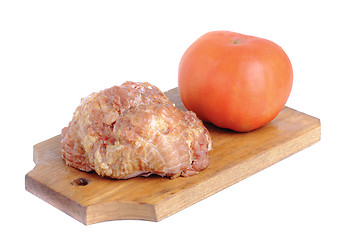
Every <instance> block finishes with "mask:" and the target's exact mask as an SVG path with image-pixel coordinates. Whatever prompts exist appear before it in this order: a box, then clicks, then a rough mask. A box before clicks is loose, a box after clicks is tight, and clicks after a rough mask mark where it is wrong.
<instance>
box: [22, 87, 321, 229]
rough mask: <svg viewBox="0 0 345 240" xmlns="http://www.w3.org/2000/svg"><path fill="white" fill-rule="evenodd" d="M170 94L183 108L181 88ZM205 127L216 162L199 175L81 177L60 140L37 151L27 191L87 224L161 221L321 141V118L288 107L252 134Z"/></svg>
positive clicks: (83, 173) (211, 154) (51, 141)
mask: <svg viewBox="0 0 345 240" xmlns="http://www.w3.org/2000/svg"><path fill="white" fill-rule="evenodd" d="M166 94H167V96H168V97H169V98H170V99H171V100H172V101H173V102H175V104H176V105H177V106H178V107H179V108H181V109H184V107H183V104H182V103H181V100H180V98H179V94H178V89H177V88H175V89H172V90H170V91H168V92H166ZM205 125H206V127H207V128H208V130H209V131H210V134H211V137H212V141H213V150H212V151H211V152H210V161H211V163H210V166H209V167H208V168H207V169H205V170H204V171H202V172H200V173H199V174H197V175H195V176H192V177H188V178H183V177H179V178H176V179H173V180H170V179H169V178H162V177H158V176H150V177H146V178H145V177H136V178H132V179H128V180H113V179H108V178H102V177H100V176H98V175H97V174H95V173H85V172H81V171H79V170H76V169H74V168H72V167H69V166H66V165H65V164H64V162H63V161H62V159H61V157H60V140H61V136H60V135H58V136H55V137H53V138H51V139H48V140H46V141H44V142H41V143H38V144H36V145H35V146H34V162H35V163H36V166H35V167H34V169H33V170H31V171H30V172H29V173H27V174H26V176H25V188H26V190H27V191H29V192H31V193H32V194H34V195H36V196H38V197H39V198H41V199H43V200H44V201H46V202H48V203H50V204H51V205H53V206H55V207H56V208H58V209H60V210H61V211H63V212H65V213H66V214H68V215H70V216H72V217H73V218H75V219H77V220H78V221H80V222H82V223H84V224H86V225H88V224H93V223H98V222H103V221H109V220H116V219H144V220H150V221H160V220H162V219H164V218H166V217H168V216H170V215H172V214H174V213H176V212H178V211H180V210H182V209H184V208H186V207H188V206H190V205H192V204H194V203H196V202H198V201H200V200H202V199H205V198H207V197H209V196H211V195H212V194H215V193H216V192H218V191H220V190H222V189H224V188H227V187H229V186H231V185H232V184H234V183H236V182H239V181H241V180H243V179H245V178H246V177H248V176H250V175H253V174H255V173H257V172H259V171H261V170H263V169H265V168H267V167H269V166H271V165H272V164H274V163H277V162H279V161H280V160H282V159H284V158H286V157H288V156H290V155H292V154H294V153H296V152H298V151H300V150H302V149H304V148H306V147H308V146H310V145H312V144H314V143H316V142H318V141H319V140H320V135H321V125H320V120H319V119H317V118H314V117H312V116H309V115H307V114H304V113H301V112H298V111H296V110H294V109H291V108H288V107H285V108H284V109H283V110H282V111H281V112H280V113H279V115H278V116H277V117H276V118H275V119H274V120H273V121H272V122H271V123H269V124H266V125H265V126H264V127H262V128H260V129H257V130H255V131H252V132H249V133H237V132H234V131H231V130H226V129H221V128H218V127H215V126H214V125H212V124H208V123H206V124H205ZM79 178H81V179H79ZM76 179H77V180H76Z"/></svg>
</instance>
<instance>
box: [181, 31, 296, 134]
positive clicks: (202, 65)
mask: <svg viewBox="0 0 345 240" xmlns="http://www.w3.org/2000/svg"><path fill="white" fill-rule="evenodd" d="M292 82H293V73H292V66H291V62H290V60H289V58H288V56H287V55H286V53H285V52H284V50H283V49H282V48H281V47H280V46H278V45H277V44H275V43H274V42H272V41H269V40H266V39H263V38H258V37H254V36H248V35H243V34H239V33H234V32H229V31H213V32H209V33H206V34H205V35H203V36H201V37H200V38H199V39H197V40H196V41H195V42H194V43H193V44H192V45H191V46H190V47H189V48H188V49H187V50H186V52H185V53H184V54H183V56H182V58H181V61H180V64H179V69H178V86H179V92H180V96H181V100H182V102H183V104H184V105H185V107H186V108H187V109H188V110H192V111H194V112H195V113H196V114H197V116H198V117H199V118H201V119H202V120H204V121H206V122H211V123H213V124H214V125H216V126H219V127H222V128H229V129H232V130H235V131H238V132H248V131H251V130H254V129H257V128H259V127H261V126H263V125H265V124H266V123H268V122H270V121H271V120H273V119H274V118H275V117H276V116H277V115H278V113H279V112H280V111H281V110H282V108H283V107H284V106H285V104H286V101H287V99H288V97H289V95H290V92H291V88H292Z"/></svg>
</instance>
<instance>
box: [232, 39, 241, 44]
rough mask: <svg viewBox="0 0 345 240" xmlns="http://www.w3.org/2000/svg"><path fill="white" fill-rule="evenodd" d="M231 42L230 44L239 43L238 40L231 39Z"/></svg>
mask: <svg viewBox="0 0 345 240" xmlns="http://www.w3.org/2000/svg"><path fill="white" fill-rule="evenodd" d="M231 43H232V44H238V43H240V41H237V40H231Z"/></svg>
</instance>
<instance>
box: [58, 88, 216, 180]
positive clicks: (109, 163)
mask: <svg viewBox="0 0 345 240" xmlns="http://www.w3.org/2000/svg"><path fill="white" fill-rule="evenodd" d="M61 135H62V141H61V155H62V158H63V160H64V161H65V162H66V164H67V165H69V166H72V167H74V168H77V169H79V170H82V171H86V172H89V171H93V170H94V171H95V172H96V173H97V174H99V175H101V176H107V177H110V178H116V179H127V178H131V177H135V176H149V175H150V174H157V175H160V176H167V177H170V178H176V177H178V176H185V177H187V176H192V175H194V174H196V173H198V172H199V171H201V170H202V169H204V168H206V167H207V166H208V164H209V158H208V152H209V151H210V150H211V145H212V144H211V138H210V135H209V133H208V131H207V129H206V128H205V127H204V125H203V123H202V121H201V120H199V119H198V118H197V116H196V115H195V113H193V112H191V111H186V112H184V111H181V110H180V109H178V108H176V107H175V105H174V104H173V103H172V102H171V101H170V100H169V99H168V98H167V97H166V96H165V95H164V93H162V92H161V91H160V90H159V89H158V88H157V87H155V86H153V85H151V84H149V83H134V82H125V83H124V84H122V85H121V86H114V87H111V88H108V89H105V90H103V91H100V92H97V93H92V94H91V95H89V96H88V97H86V98H83V99H82V100H81V103H80V105H79V106H78V107H77V109H76V110H75V112H74V114H73V118H72V120H71V121H70V123H69V124H68V126H67V127H65V128H64V129H62V132H61Z"/></svg>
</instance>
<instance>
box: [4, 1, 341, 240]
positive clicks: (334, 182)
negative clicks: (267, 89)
mask: <svg viewBox="0 0 345 240" xmlns="http://www.w3.org/2000/svg"><path fill="white" fill-rule="evenodd" d="M344 16H345V14H344V5H343V3H342V1H334V0H328V1H317V0H315V1H300V0H290V1H273V0H260V1H248V0H236V1H231V0H229V1H217V0H212V1H200V0H199V1H187V0H184V1H177V0H175V1H151V0H145V1H130V0H127V1H86V0H83V1H72V0H68V1H64V0H59V1H46V0H44V1H36V0H30V1H15V0H13V1H1V3H0V80H1V88H0V89H1V94H0V98H1V99H0V100H1V101H0V103H1V113H0V114H1V115H0V121H1V124H0V126H1V138H0V139H1V145H0V146H1V160H0V161H1V174H0V176H1V180H0V184H1V198H0V201H1V202H0V203H1V204H0V207H1V211H0V216H1V219H2V223H1V229H2V230H1V235H2V236H8V237H7V238H10V239H14V238H15V239H18V238H19V236H23V235H22V234H25V237H28V238H30V239H31V238H35V239H43V238H45V237H49V238H51V239H72V237H73V238H74V239H76V238H79V239H101V238H106V239H115V238H116V239H123V238H126V239H149V238H151V239H152V238H160V239H185V238H186V239H188V238H193V239H197V238H200V237H205V238H203V239H206V237H208V238H210V237H221V238H222V239H225V238H227V239H316V238H317V239H345V230H344V229H345V228H344V227H345V197H344V196H345V194H344V193H345V191H344V189H345V168H344V166H345V164H344V161H345V155H344V148H345V140H344V135H345V130H344V123H345V114H344V103H345V97H344V95H345V94H344V90H345V87H344V86H345V85H344V80H345V73H344V65H345V35H344V23H345V17H344ZM212 30H230V31H235V32H240V33H244V34H249V35H254V36H259V37H263V38H267V39H270V40H272V41H274V42H276V43H277V44H279V45H280V46H281V47H282V48H283V49H284V50H285V51H286V53H287V54H288V56H289V57H290V60H291V62H292V65H293V69H294V85H293V90H292V93H291V96H290V98H289V100H288V103H287V105H288V106H289V107H292V108H294V109H297V110H299V111H302V112H305V113H307V114H309V115H312V116H315V117H317V118H320V119H321V123H322V140H321V141H320V142H319V143H317V144H316V145H313V146H312V147H310V148H307V149H305V150H303V151H301V152H299V153H297V154H295V155H293V156H291V157H288V158H286V159H285V160H283V161H282V162H280V163H278V164H276V165H274V166H272V167H270V168H268V169H266V170H264V171H262V172H260V173H258V174H255V175H253V176H251V177H249V178H248V179H246V180H244V181H242V182H240V183H237V184H235V185H233V186H231V187H229V188H227V189H225V190H223V191H221V192H219V193H217V194H215V195H213V196H211V197H209V198H207V199H205V200H203V201H201V202H199V203H197V204H195V205H193V206H191V207H189V208H187V209H185V210H183V211H181V212H178V213H176V214H175V215H173V216H171V217H168V218H166V219H164V220H163V221H161V222H158V223H156V222H147V221H134V220H125V221H110V222H105V223H100V224H94V225H90V226H84V225H82V224H81V223H79V222H78V221H76V220H74V219H73V218H71V217H69V216H68V215H66V214H64V213H62V212H61V211H59V210H57V209H55V208H54V207H52V206H50V205H49V204H47V203H46V202H44V201H42V200H40V199H39V198H37V197H35V196H33V195H32V194H30V193H28V192H26V191H25V189H24V176H25V174H26V173H27V172H29V171H30V170H31V169H32V168H33V167H34V163H33V161H32V147H33V145H34V144H36V143H38V142H41V141H43V140H45V139H48V138H50V137H53V136H55V135H57V134H59V133H60V130H61V128H63V127H64V126H66V124H67V123H68V122H69V120H70V119H71V117H72V113H73V111H74V109H75V107H76V106H77V105H78V104H79V101H80V99H81V98H82V97H85V96H86V95H88V94H90V93H91V92H93V91H98V90H101V89H104V88H107V87H111V86H113V85H119V84H121V83H122V82H124V81H126V80H131V81H149V82H151V83H152V84H154V85H156V86H158V87H159V88H161V89H162V90H163V91H166V90H168V89H171V88H174V87H177V70H178V63H179V60H180V58H181V56H182V54H183V52H184V51H185V50H186V48H187V47H188V46H189V45H190V44H191V43H192V42H193V41H194V40H196V39H197V38H198V37H199V36H201V35H203V34H204V33H206V32H208V31H212ZM212 239H213V238H212Z"/></svg>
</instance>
